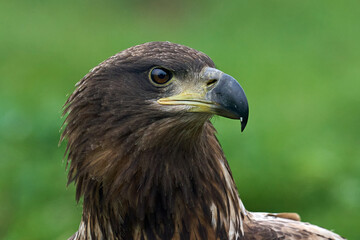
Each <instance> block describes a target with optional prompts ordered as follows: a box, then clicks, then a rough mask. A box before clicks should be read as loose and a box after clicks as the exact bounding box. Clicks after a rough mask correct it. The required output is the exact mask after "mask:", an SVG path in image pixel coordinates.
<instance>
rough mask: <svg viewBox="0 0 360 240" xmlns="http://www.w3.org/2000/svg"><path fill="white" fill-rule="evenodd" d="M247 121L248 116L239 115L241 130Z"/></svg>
mask: <svg viewBox="0 0 360 240" xmlns="http://www.w3.org/2000/svg"><path fill="white" fill-rule="evenodd" d="M247 121H248V116H246V117H240V123H241V132H243V131H244V130H245V127H246V124H247Z"/></svg>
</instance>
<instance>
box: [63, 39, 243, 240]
mask: <svg viewBox="0 0 360 240" xmlns="http://www.w3.org/2000/svg"><path fill="white" fill-rule="evenodd" d="M76 86H77V88H76V90H75V91H74V93H73V94H72V95H71V96H70V97H69V99H68V100H67V102H66V104H65V110H64V114H67V117H66V120H65V125H66V126H65V129H64V131H63V133H62V139H64V138H65V139H67V141H68V145H67V154H68V163H69V165H70V167H69V177H68V180H69V183H70V182H75V184H76V195H77V200H79V199H80V197H82V196H83V197H84V204H83V205H84V212H83V220H82V223H83V229H87V230H83V231H84V234H85V232H87V231H88V232H91V234H93V236H94V238H100V237H99V236H101V237H104V236H105V239H106V238H107V237H106V236H109V234H114V235H116V234H117V235H120V236H122V238H120V239H130V238H133V237H134V234H135V232H136V231H138V232H140V233H138V234H140V235H141V234H143V235H146V236H148V237H149V236H150V235H151V234H155V235H156V236H158V237H159V238H160V239H168V238H163V237H161V236H173V235H174V234H175V232H182V233H183V234H185V235H184V236H187V235H186V234H191V232H192V230H191V229H190V225H191V222H193V223H194V224H195V225H196V226H199V227H198V228H199V229H200V230H201V229H203V230H201V232H206V234H207V235H210V234H211V233H214V231H215V228H214V224H215V225H216V223H214V222H213V221H215V220H214V219H216V218H215V217H214V216H212V215H211V211H215V210H214V209H217V210H218V212H217V216H218V217H219V218H220V215H221V216H222V217H223V219H224V221H225V222H224V223H222V222H219V223H217V224H218V230H217V233H216V234H217V236H221V235H222V234H225V232H228V231H229V229H230V228H231V224H230V222H229V221H230V220H229V219H230V215H231V214H233V215H234V212H235V210H234V209H235V208H240V207H241V206H240V205H241V204H240V203H239V200H238V197H237V191H236V187H235V184H234V183H233V179H232V177H231V172H230V169H229V167H228V165H227V162H226V160H225V157H224V155H223V152H222V150H221V147H220V145H219V143H218V141H217V139H216V137H215V134H214V132H215V130H214V128H213V126H212V125H211V123H210V121H209V119H210V118H211V117H212V116H213V115H214V114H215V115H220V116H224V117H227V118H232V119H239V120H240V121H241V129H242V130H243V129H244V128H245V126H246V123H247V120H248V112H249V108H248V103H247V99H246V97H245V93H244V91H243V89H242V87H241V86H240V84H239V83H238V82H237V81H236V80H235V79H234V78H233V77H231V76H230V75H228V74H225V73H223V72H222V71H220V70H218V69H216V68H215V66H214V63H213V61H212V60H211V59H210V58H209V57H208V56H207V55H205V54H204V53H201V52H199V51H197V50H194V49H191V48H189V47H185V46H182V45H178V44H174V43H170V42H150V43H145V44H141V45H138V46H134V47H131V48H129V49H126V50H124V51H122V52H120V53H118V54H116V55H114V56H112V57H110V58H109V59H107V60H105V61H104V62H102V63H100V64H99V65H98V66H97V67H95V68H93V69H92V70H91V71H90V72H89V73H88V74H87V75H86V76H85V77H84V78H83V79H82V80H81V81H80V82H79V83H78V84H77V85H76ZM229 198H230V200H229ZM231 209H233V210H231ZM200 216H201V217H200ZM184 219H187V222H188V223H186V224H185V223H184V222H183V221H184ZM219 221H220V220H219ZM239 221H240V220H239V219H237V220H236V221H235V220H234V222H233V223H232V224H233V226H232V227H233V228H234V226H237V227H239V224H240V223H239ZM155 222H156V224H160V225H159V226H162V227H156V226H153V224H155ZM200 223H201V227H200V225H199V224H200ZM188 224H190V225H188ZM185 225H186V226H185ZM220 225H221V226H220ZM164 226H166V227H164ZM207 228H208V230H206V231H205V229H207ZM89 229H90V230H89ZM109 229H110V230H109ZM124 229H126V231H125V230H124ZM139 229H140V230H139ZM219 229H220V230H219ZM200 230H199V231H200ZM79 231H80V230H79ZM124 231H125V232H124ZM140 235H139V236H140ZM143 235H141V236H143ZM108 239H110V238H108ZM116 239H117V238H116ZM148 239H152V238H148ZM169 239H170V238H169ZM185 239H187V238H185Z"/></svg>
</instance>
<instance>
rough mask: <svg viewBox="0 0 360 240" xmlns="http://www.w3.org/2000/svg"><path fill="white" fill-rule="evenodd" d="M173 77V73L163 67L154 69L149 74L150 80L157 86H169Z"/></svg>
mask: <svg viewBox="0 0 360 240" xmlns="http://www.w3.org/2000/svg"><path fill="white" fill-rule="evenodd" d="M172 76H173V74H172V72H171V71H169V70H167V69H165V68H162V67H154V68H152V69H151V70H150V72H149V78H150V80H151V82H152V83H153V84H155V85H156V86H163V85H165V84H167V83H168V82H169V81H170V80H171V79H172Z"/></svg>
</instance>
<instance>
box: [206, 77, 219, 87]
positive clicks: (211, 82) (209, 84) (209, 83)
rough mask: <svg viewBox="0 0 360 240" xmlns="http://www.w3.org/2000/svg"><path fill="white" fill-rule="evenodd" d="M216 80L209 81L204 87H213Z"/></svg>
mask: <svg viewBox="0 0 360 240" xmlns="http://www.w3.org/2000/svg"><path fill="white" fill-rule="evenodd" d="M217 81H218V80H217V79H211V80H209V81H208V82H207V83H206V86H208V87H211V86H213V85H214V84H215V83H216V82H217Z"/></svg>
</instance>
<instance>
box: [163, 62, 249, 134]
mask: <svg viewBox="0 0 360 240" xmlns="http://www.w3.org/2000/svg"><path fill="white" fill-rule="evenodd" d="M200 82H201V83H202V84H201V86H198V87H195V86H197V85H198V84H195V86H194V87H191V89H187V90H185V91H183V92H181V93H180V94H178V95H175V96H171V97H167V98H161V99H159V100H158V101H157V102H158V103H159V104H162V105H186V106H189V107H190V108H188V111H189V112H205V113H211V114H216V115H220V116H223V117H227V118H232V119H240V122H241V131H243V130H244V129H245V126H246V124H247V120H248V116H249V106H248V102H247V99H246V96H245V92H244V90H243V89H242V87H241V86H240V84H239V83H238V82H237V81H236V80H235V79H234V78H233V77H231V76H230V75H228V74H225V73H223V72H221V71H220V70H217V69H215V68H210V67H207V68H205V69H204V70H203V71H202V74H201V81H200Z"/></svg>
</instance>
